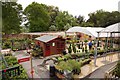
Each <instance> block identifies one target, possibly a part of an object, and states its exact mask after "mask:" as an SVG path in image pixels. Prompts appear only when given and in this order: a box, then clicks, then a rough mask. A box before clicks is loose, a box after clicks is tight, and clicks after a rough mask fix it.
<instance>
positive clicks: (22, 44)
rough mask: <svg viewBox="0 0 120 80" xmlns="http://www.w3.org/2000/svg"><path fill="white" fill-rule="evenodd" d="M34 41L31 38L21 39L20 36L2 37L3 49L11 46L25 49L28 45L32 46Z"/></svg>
mask: <svg viewBox="0 0 120 80" xmlns="http://www.w3.org/2000/svg"><path fill="white" fill-rule="evenodd" d="M32 42H33V41H32V40H30V39H19V38H16V39H15V38H11V39H6V38H3V39H2V49H7V48H11V49H12V50H14V51H15V50H16V49H18V50H24V49H26V47H29V48H31V43H32Z"/></svg>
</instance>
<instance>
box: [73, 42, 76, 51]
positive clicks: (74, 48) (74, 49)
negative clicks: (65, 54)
mask: <svg viewBox="0 0 120 80" xmlns="http://www.w3.org/2000/svg"><path fill="white" fill-rule="evenodd" d="M72 48H73V52H74V53H76V47H75V44H74V43H73V44H72Z"/></svg>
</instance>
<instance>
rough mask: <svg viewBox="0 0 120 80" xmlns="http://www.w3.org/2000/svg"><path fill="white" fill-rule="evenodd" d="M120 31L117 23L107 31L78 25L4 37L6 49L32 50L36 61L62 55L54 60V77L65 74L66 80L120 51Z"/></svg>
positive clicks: (107, 28) (106, 29) (14, 62)
mask: <svg viewBox="0 0 120 80" xmlns="http://www.w3.org/2000/svg"><path fill="white" fill-rule="evenodd" d="M119 29H120V26H119V23H117V24H114V25H111V26H108V27H106V28H100V27H94V28H93V27H80V26H75V27H72V28H70V29H68V30H67V31H65V32H47V33H42V32H41V33H21V34H19V35H17V38H16V36H15V37H11V38H10V39H7V38H8V37H10V36H7V37H6V38H3V43H2V45H3V46H2V49H8V48H11V50H13V51H19V50H26V49H28V50H29V49H31V53H32V56H33V57H35V58H37V57H41V56H42V57H47V56H51V55H56V54H60V56H58V57H55V58H52V60H53V61H54V64H53V65H54V72H53V74H50V76H54V75H64V76H62V78H65V77H70V78H72V76H73V75H80V73H81V67H83V66H84V65H86V64H89V63H90V62H91V61H92V59H94V65H95V66H96V63H97V61H96V59H97V57H103V56H104V57H105V56H106V55H107V54H108V53H110V52H116V51H120V46H119V45H120V39H119V37H120V30H119ZM3 52H4V51H3ZM9 52H10V51H9ZM9 52H8V53H9ZM111 54H112V53H111ZM113 54H114V53H113ZM4 55H5V58H6V59H7V58H8V59H9V57H10V59H11V54H10V55H8V54H7V53H4ZM8 56H9V57H8ZM12 61H13V60H12ZM8 62H9V60H8ZM1 63H4V62H1ZM13 64H15V65H18V64H17V62H16V60H14V61H13V63H12V62H11V63H9V65H10V66H11V65H13ZM4 66H5V65H3V69H4ZM20 69H22V68H21V67H20ZM17 72H18V71H17ZM11 74H12V73H11ZM8 76H9V75H8ZM25 77H26V76H25ZM60 78H61V77H60Z"/></svg>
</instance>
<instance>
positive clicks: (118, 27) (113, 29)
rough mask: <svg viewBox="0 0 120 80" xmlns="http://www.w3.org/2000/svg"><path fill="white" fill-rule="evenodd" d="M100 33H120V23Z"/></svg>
mask: <svg viewBox="0 0 120 80" xmlns="http://www.w3.org/2000/svg"><path fill="white" fill-rule="evenodd" d="M100 32H105V33H106V32H120V23H116V24H113V25H110V26H108V27H106V28H105V29H103V30H101V31H100Z"/></svg>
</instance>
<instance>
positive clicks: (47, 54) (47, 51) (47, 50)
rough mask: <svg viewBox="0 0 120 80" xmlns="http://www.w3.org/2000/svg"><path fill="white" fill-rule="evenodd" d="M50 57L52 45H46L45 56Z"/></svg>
mask: <svg viewBox="0 0 120 80" xmlns="http://www.w3.org/2000/svg"><path fill="white" fill-rule="evenodd" d="M49 55H50V44H48V43H47V44H46V52H45V56H49Z"/></svg>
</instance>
